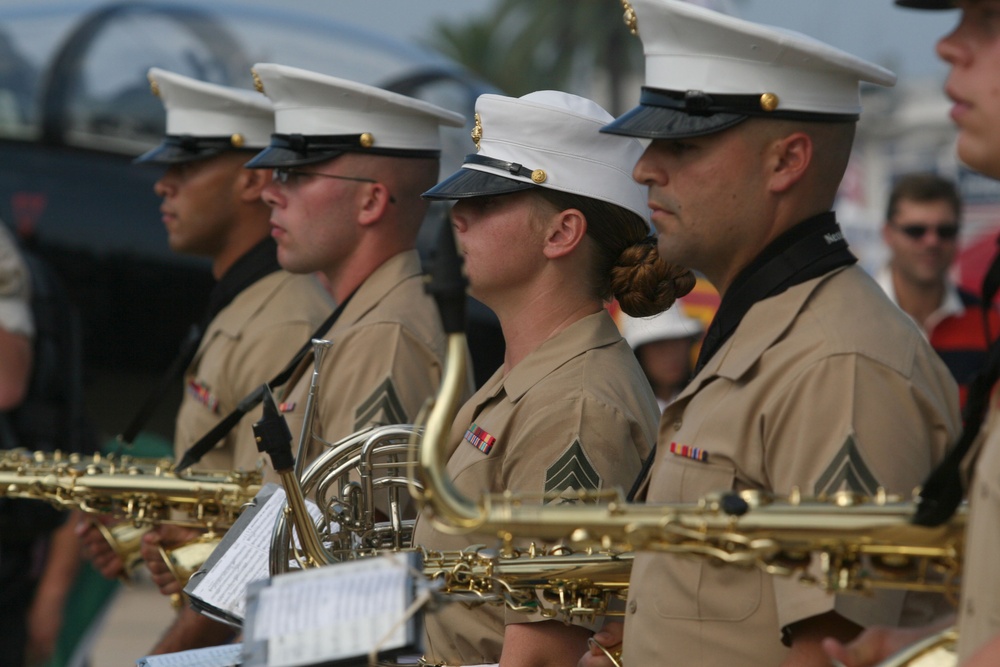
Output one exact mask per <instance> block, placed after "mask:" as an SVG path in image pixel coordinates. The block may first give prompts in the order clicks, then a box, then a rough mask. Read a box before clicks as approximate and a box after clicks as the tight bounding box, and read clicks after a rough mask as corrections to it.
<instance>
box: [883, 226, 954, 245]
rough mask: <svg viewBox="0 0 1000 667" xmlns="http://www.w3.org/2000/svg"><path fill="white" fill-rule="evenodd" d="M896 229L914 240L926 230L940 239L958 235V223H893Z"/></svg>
mask: <svg viewBox="0 0 1000 667" xmlns="http://www.w3.org/2000/svg"><path fill="white" fill-rule="evenodd" d="M895 227H896V229H898V230H899V231H901V232H903V233H904V234H906V235H907V236H909V237H910V238H911V239H913V240H914V241H919V240H920V239H922V238H924V236H926V235H927V233H928V232H934V234H936V235H937V237H938V238H939V239H941V240H942V241H952V240H954V239H955V238H956V237H957V236H958V225H922V224H909V225H895Z"/></svg>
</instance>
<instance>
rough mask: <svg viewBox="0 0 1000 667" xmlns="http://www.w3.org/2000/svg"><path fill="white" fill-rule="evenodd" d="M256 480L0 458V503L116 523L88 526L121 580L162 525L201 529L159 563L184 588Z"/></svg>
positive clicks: (75, 457) (118, 463) (163, 464)
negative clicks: (37, 504)
mask: <svg viewBox="0 0 1000 667" xmlns="http://www.w3.org/2000/svg"><path fill="white" fill-rule="evenodd" d="M260 481H261V479H260V473H259V472H251V473H242V472H233V471H208V472H196V473H185V474H183V475H177V474H175V473H174V472H173V465H172V463H171V462H170V460H169V459H143V458H133V457H130V456H120V457H119V456H104V455H101V454H94V455H93V456H82V455H80V454H69V455H67V454H63V453H61V452H55V453H48V452H29V451H27V450H24V449H13V450H8V451H4V452H0V497H8V498H26V499H32V500H41V501H45V502H48V503H50V504H52V505H54V506H56V507H58V508H60V509H79V510H81V511H83V512H84V513H87V514H91V515H101V516H107V517H111V518H114V519H117V520H118V521H120V523H119V524H118V525H116V526H112V527H110V528H109V527H108V526H106V525H104V524H103V523H101V522H100V521H97V522H95V523H96V525H97V526H98V528H99V529H100V530H101V532H102V534H103V535H104V537H105V539H107V540H108V542H109V544H110V545H111V547H112V548H113V549H114V550H115V552H116V553H117V554H118V555H119V556H120V557H121V559H122V562H123V563H124V564H125V566H126V572H131V570H132V569H133V568H134V567H136V566H137V565H138V564H139V563H141V562H142V557H141V556H140V555H139V546H140V543H141V540H142V534H143V533H144V532H145V531H146V530H148V529H149V528H150V527H151V526H154V525H157V524H162V523H169V524H175V525H179V526H187V527H194V528H202V529H206V530H207V531H208V532H207V533H206V535H205V536H204V538H201V539H199V540H198V541H196V542H193V543H191V544H189V545H184V546H182V547H178V548H177V549H174V550H172V551H171V552H170V553H168V554H167V556H168V557H167V558H165V559H164V560H165V561H166V562H167V564H168V565H169V566H171V567H172V568H173V569H174V573H175V575H177V576H178V578H179V579H180V580H181V581H186V580H187V577H189V576H190V574H191V573H192V572H194V570H196V569H197V568H198V567H199V566H200V564H201V562H203V561H204V559H205V558H207V556H208V553H210V552H211V550H212V549H213V548H214V546H215V545H216V544H217V543H218V540H219V537H218V533H217V532H216V531H224V530H225V529H226V528H228V527H229V526H230V525H232V523H233V522H234V521H235V520H236V517H237V516H239V513H240V512H241V511H242V509H243V506H244V505H245V504H246V503H248V502H250V501H251V500H252V499H253V497H254V496H255V495H256V494H257V491H259V490H260Z"/></svg>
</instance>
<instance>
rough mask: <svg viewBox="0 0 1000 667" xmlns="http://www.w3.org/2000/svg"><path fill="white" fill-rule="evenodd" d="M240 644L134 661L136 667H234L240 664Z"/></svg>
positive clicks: (147, 657) (150, 656)
mask: <svg viewBox="0 0 1000 667" xmlns="http://www.w3.org/2000/svg"><path fill="white" fill-rule="evenodd" d="M242 648H243V645H242V644H226V645H225V646H211V647H209V648H198V649H193V650H191V651H181V652H179V653H166V654H164V655H147V656H146V657H145V658H139V660H137V661H136V663H135V664H136V665H138V667H236V666H237V665H239V664H240V651H241V649H242Z"/></svg>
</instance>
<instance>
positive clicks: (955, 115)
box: [824, 0, 1000, 667]
mask: <svg viewBox="0 0 1000 667" xmlns="http://www.w3.org/2000/svg"><path fill="white" fill-rule="evenodd" d="M896 4H898V5H901V6H904V7H913V8H917V9H951V8H954V7H958V8H960V9H961V11H962V15H961V18H960V20H959V22H958V26H957V27H956V28H955V30H954V31H952V32H951V33H949V34H948V35H946V36H945V37H943V38H942V39H941V40H940V41H939V42H938V43H937V53H938V55H939V56H940V57H941V58H942V59H943V60H945V61H946V62H947V63H948V64H949V65H950V66H951V72H950V74H949V76H948V80H947V82H946V84H945V91H946V92H947V94H948V96H949V97H950V98H951V99H952V101H953V102H954V106H953V107H952V112H951V117H952V120H953V121H954V122H955V124H956V125H957V127H958V156H959V157H960V158H961V159H962V161H963V162H964V163H966V164H967V165H969V166H970V167H971V168H973V169H975V170H977V171H979V172H981V173H983V174H985V175H987V176H990V177H991V178H996V179H1000V127H998V125H997V123H996V119H997V115H998V114H1000V98H998V96H997V94H996V77H997V72H998V71H1000V11H998V10H1000V3H997V2H996V1H995V0H972V1H969V2H964V1H959V2H951V1H950V0H897V2H896ZM998 261H1000V259H998V258H994V261H993V265H992V266H991V267H990V269H989V271H988V273H987V276H989V275H990V274H994V279H995V274H996V272H997V270H998V269H1000V264H998ZM988 280H989V279H988V278H987V279H986V280H984V294H983V297H984V299H983V300H984V303H986V304H987V307H991V306H990V305H989V304H990V302H991V298H990V297H991V296H992V295H990V294H987V293H986V291H987V289H986V288H987V283H988ZM983 371H984V373H983V376H982V378H980V380H978V381H977V382H973V384H972V386H971V388H970V390H969V396H968V401H967V403H966V411H965V413H964V415H963V416H964V417H965V426H966V431H967V432H966V433H964V434H963V437H962V440H961V441H960V442H959V447H958V448H956V456H955V457H949V461H948V462H947V463H946V464H945V465H946V466H947V464H948V463H954V464H959V462H960V463H961V466H960V467H961V472H962V478H963V479H962V481H963V482H964V484H959V483H958V481H957V480H955V481H953V482H952V486H953V487H954V489H953V490H954V493H955V495H954V497H953V499H952V502H951V503H947V504H946V506H950V505H953V504H954V502H955V501H957V500H958V498H959V497H960V488H962V487H964V488H965V489H968V496H967V497H968V501H969V505H970V509H969V511H970V515H969V525H968V529H967V536H966V549H965V562H964V565H963V569H962V595H961V599H960V603H959V612H958V660H959V664H960V665H962V667H993V666H994V665H997V664H998V663H1000V568H997V565H996V557H997V553H1000V394H998V393H997V392H996V391H995V388H996V380H997V374H998V371H1000V346H998V345H997V344H996V343H994V344H993V346H992V347H991V349H990V352H989V355H988V360H987V362H986V364H985V365H984V368H983ZM991 391H992V395H991ZM987 407H988V413H987V414H986V415H985V420H984V421H982V422H980V419H982V417H983V412H985V411H986V409H987ZM980 424H981V426H982V429H981V430H979V426H980ZM965 444H968V445H970V446H969V448H968V449H967V450H965V451H964V452H963V449H965V448H964V447H963V445H965ZM963 453H964V460H962V458H961V457H962V455H963ZM944 467H945V466H942V468H944ZM951 467H952V468H953V469H952V470H950V471H949V472H950V473H952V474H956V475H957V473H958V472H959V466H958V465H954V466H951ZM937 472H940V471H937ZM970 474H971V485H970V480H969V479H968V477H969V475H970ZM951 478H952V475H947V476H944V477H942V479H943V480H946V481H947V480H950V479H951ZM928 487H931V488H933V487H932V485H931V481H930V480H929V481H928ZM931 488H928V489H925V493H924V496H925V499H924V500H922V509H923V505H925V504H926V503H927V499H929V498H932V497H933V495H936V494H935V493H934V492H932V491H931ZM937 490H938V489H935V491H937ZM930 508H931V509H932V510H933V509H934V507H933V504H932V505H931V506H930ZM949 509H950V507H949ZM948 514H950V512H949V511H944V512H943V513H939V514H938V516H937V517H935V520H934V521H926V522H925V523H935V522H938V521H943V520H946V519H947V516H948ZM954 620H955V619H954V618H951V619H946V620H945V622H943V623H938V624H936V625H933V626H928V627H926V628H921V629H919V630H918V631H917V632H912V631H910V632H901V631H899V630H889V629H887V628H873V629H871V630H869V631H866V632H865V633H864V634H863V635H862V636H861V637H860V638H858V640H857V641H855V642H852V643H851V644H850V645H849V646H847V647H845V646H843V645H841V644H840V643H838V642H835V641H833V640H828V641H827V642H825V644H824V648H826V649H827V651H828V653H829V654H830V655H831V656H833V657H835V658H837V659H838V660H840V661H841V662H842V663H843V664H844V665H845V667H866V666H869V665H876V664H878V663H880V662H881V661H882V660H884V659H886V658H887V657H889V656H890V655H891V654H893V653H894V652H896V651H897V650H899V649H900V648H901V647H904V646H906V645H907V644H908V643H910V642H912V641H914V640H915V639H917V638H920V637H922V636H924V635H926V634H928V633H930V632H935V631H938V630H940V629H942V628H943V627H945V626H947V625H949V624H950V623H953V622H954ZM942 664H944V663H942Z"/></svg>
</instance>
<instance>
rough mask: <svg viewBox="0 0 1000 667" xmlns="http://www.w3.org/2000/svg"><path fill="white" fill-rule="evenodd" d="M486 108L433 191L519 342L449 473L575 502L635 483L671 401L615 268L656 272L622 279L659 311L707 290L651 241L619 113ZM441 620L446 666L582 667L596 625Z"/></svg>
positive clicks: (473, 272) (492, 104)
mask: <svg viewBox="0 0 1000 667" xmlns="http://www.w3.org/2000/svg"><path fill="white" fill-rule="evenodd" d="M476 118H477V129H476V134H475V135H474V139H475V140H476V143H477V145H476V147H477V149H478V150H477V152H476V153H474V154H471V155H468V156H466V158H465V164H464V165H463V168H462V169H460V170H459V171H458V172H457V173H455V174H454V175H452V176H451V177H450V178H448V179H446V180H445V181H443V182H442V183H440V184H439V185H437V186H435V187H434V188H433V189H431V190H430V191H429V192H427V193H425V194H424V196H425V197H427V198H432V199H456V200H458V202H457V203H456V204H455V207H454V209H453V211H452V219H453V223H454V226H455V229H456V232H457V235H458V241H459V243H460V245H461V247H462V252H463V254H464V256H465V262H466V267H467V271H468V274H469V281H470V287H471V292H472V294H473V295H474V296H475V297H476V298H477V299H479V300H480V301H482V302H483V303H485V304H486V305H487V306H489V307H490V308H491V309H493V310H494V312H496V313H497V317H498V318H499V320H500V324H501V327H502V329H503V331H504V334H505V341H506V344H507V345H506V356H505V360H504V365H503V366H502V367H501V368H500V369H498V370H497V372H496V373H495V374H494V375H493V377H492V378H490V379H489V380H488V381H487V382H486V384H485V385H484V386H483V387H482V388H480V389H479V391H478V392H477V393H476V394H475V395H474V396H473V397H472V399H471V400H470V401H469V402H468V403H466V404H465V406H464V407H463V408H462V409H461V410H460V411H459V413H458V415H457V417H456V419H455V422H454V425H453V428H452V432H451V437H450V442H449V447H450V454H449V460H448V465H447V469H448V474H449V476H450V477H451V478H452V480H453V481H454V483H455V485H456V487H457V489H458V490H460V491H461V492H462V493H464V494H466V495H467V496H468V497H470V498H479V497H480V496H481V495H482V494H483V493H490V492H491V493H501V492H504V491H511V492H514V493H521V494H529V495H533V496H536V497H537V496H539V495H540V494H542V493H545V494H548V495H549V496H550V500H549V501H548V502H552V503H561V502H573V499H574V498H577V497H578V494H579V492H580V491H588V490H599V489H604V490H609V489H612V488H614V487H618V488H627V487H628V486H629V485H630V484H631V482H632V480H633V479H634V478H635V475H636V474H637V473H638V471H639V469H640V467H641V463H642V460H643V459H644V458H645V457H646V456H647V455H648V453H649V451H650V448H651V447H652V444H653V442H654V441H655V437H656V436H655V432H656V431H655V429H656V422H657V419H658V416H659V410H658V408H657V405H656V402H655V398H654V396H653V394H652V391H651V389H650V387H649V384H648V383H647V382H646V380H645V378H644V376H643V374H642V370H641V368H640V367H639V364H638V361H637V360H636V358H635V356H634V355H633V354H632V352H631V350H630V348H629V346H628V344H627V343H626V342H625V341H624V340H623V339H622V337H621V334H620V333H619V332H618V329H617V327H616V326H615V324H614V321H613V320H612V319H611V316H610V315H609V314H608V312H607V311H606V310H605V309H604V303H603V301H604V300H605V299H607V298H608V296H610V295H609V294H607V293H606V292H605V289H607V288H606V287H604V286H609V285H610V284H611V281H612V279H611V274H612V273H616V274H617V273H620V272H626V273H628V275H629V278H632V277H634V276H635V275H637V274H645V275H646V276H649V275H651V274H654V275H656V276H657V280H655V281H646V282H643V281H636V280H632V279H628V278H626V279H623V280H621V282H620V283H618V284H616V285H615V286H614V287H612V288H610V289H611V291H612V292H613V293H614V296H615V297H616V298H617V299H618V302H619V303H620V304H621V305H622V308H623V309H624V310H625V311H627V312H630V313H631V314H634V315H643V316H645V315H651V314H654V313H656V312H659V311H662V310H663V309H664V308H666V307H668V306H670V304H671V303H672V302H673V299H674V296H675V295H677V294H683V293H685V292H687V291H688V290H690V288H691V287H693V285H694V278H693V276H691V274H690V272H688V271H686V270H681V271H677V272H676V273H675V272H672V270H671V268H670V267H668V266H666V265H665V264H663V263H662V262H660V261H659V257H658V255H657V253H656V249H655V246H654V245H653V244H652V243H651V237H650V235H649V223H648V218H647V213H648V209H647V207H646V191H645V189H644V188H641V187H639V186H638V185H637V184H636V183H635V182H634V181H633V180H632V179H631V178H630V177H629V171H630V169H631V166H632V164H633V163H634V162H635V160H636V159H638V157H639V155H640V154H641V153H642V144H641V143H640V142H638V141H637V140H635V139H629V138H624V137H614V136H609V135H601V134H600V133H599V129H600V128H601V127H602V126H603V125H604V124H606V123H607V122H608V121H610V120H611V119H612V117H611V116H610V115H609V114H608V113H607V112H606V111H604V110H603V109H601V108H600V107H599V106H598V105H596V104H594V103H593V102H591V101H590V100H586V99H584V98H581V97H577V96H575V95H570V94H567V93H560V92H555V91H543V92H537V93H531V94H529V95H525V96H524V97H521V98H517V99H514V98H510V97H502V96H499V95H483V96H481V97H480V98H479V100H478V101H477V103H476ZM675 275H676V276H677V282H676V283H675V282H674V280H675ZM654 294H662V295H663V296H662V298H657V297H655V296H653V295H654ZM637 301H639V302H642V303H643V304H644V308H643V309H639V310H636V308H637V306H636V305H635V304H636V302H637ZM481 539H482V538H481ZM477 541H480V540H477V539H476V538H475V537H474V536H469V535H461V536H454V535H449V534H447V533H445V532H443V531H440V530H438V529H437V528H436V527H435V526H434V524H433V523H432V522H431V521H430V520H427V519H424V518H421V519H420V520H418V523H417V527H416V530H415V532H414V543H415V544H419V545H420V546H422V547H425V548H428V549H433V550H453V549H463V548H465V547H468V546H469V545H470V544H471V543H474V542H477ZM484 541H487V542H489V541H490V540H489V539H485V540H484ZM425 625H426V628H427V646H426V655H425V659H426V660H428V661H429V662H430V663H434V664H442V665H478V664H481V663H497V662H502V663H504V664H511V665H526V664H531V665H539V666H541V665H549V666H556V665H570V666H571V665H573V664H575V663H576V660H577V657H578V656H579V655H580V653H582V651H583V650H585V648H586V640H587V638H588V637H589V635H590V632H589V629H588V628H585V627H579V626H576V625H572V626H567V625H565V624H563V623H562V621H561V620H546V619H545V618H544V617H543V616H542V615H541V614H526V613H521V612H514V611H511V610H508V609H506V608H504V607H500V606H492V605H488V606H479V607H475V608H473V609H468V608H466V607H464V606H463V605H460V604H451V605H445V606H443V607H441V608H440V609H438V610H437V611H435V612H434V613H432V614H428V615H427V616H426V617H425Z"/></svg>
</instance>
